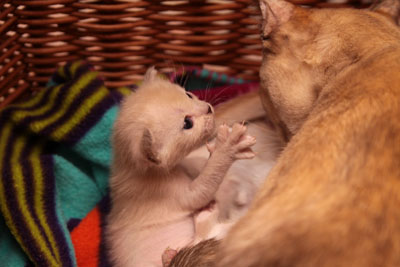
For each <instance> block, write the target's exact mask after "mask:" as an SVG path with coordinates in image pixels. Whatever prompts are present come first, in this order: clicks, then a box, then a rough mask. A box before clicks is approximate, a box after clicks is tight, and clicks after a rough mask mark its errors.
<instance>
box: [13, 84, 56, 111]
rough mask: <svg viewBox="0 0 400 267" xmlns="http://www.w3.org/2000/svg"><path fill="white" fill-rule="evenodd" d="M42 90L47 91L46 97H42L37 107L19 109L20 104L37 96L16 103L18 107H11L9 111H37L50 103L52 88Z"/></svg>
mask: <svg viewBox="0 0 400 267" xmlns="http://www.w3.org/2000/svg"><path fill="white" fill-rule="evenodd" d="M42 90H45V91H46V92H45V93H44V95H43V96H42V98H41V99H40V101H39V102H38V103H36V104H35V105H33V106H31V107H25V108H24V107H19V106H18V104H23V103H24V102H25V101H26V100H28V99H30V98H32V97H37V95H36V96H29V97H27V98H23V99H21V100H20V101H18V102H16V105H15V106H14V105H11V106H10V108H9V109H11V110H13V112H14V111H17V110H35V109H37V108H39V107H41V106H43V105H44V104H46V103H47V102H48V99H49V97H50V93H51V91H52V90H51V88H43V89H42Z"/></svg>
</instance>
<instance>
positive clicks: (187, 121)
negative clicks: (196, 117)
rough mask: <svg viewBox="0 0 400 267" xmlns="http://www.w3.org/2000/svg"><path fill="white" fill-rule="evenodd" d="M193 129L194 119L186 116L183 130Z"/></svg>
mask: <svg viewBox="0 0 400 267" xmlns="http://www.w3.org/2000/svg"><path fill="white" fill-rule="evenodd" d="M192 127H193V120H192V118H190V116H186V117H185V119H184V121H183V129H185V130H188V129H192Z"/></svg>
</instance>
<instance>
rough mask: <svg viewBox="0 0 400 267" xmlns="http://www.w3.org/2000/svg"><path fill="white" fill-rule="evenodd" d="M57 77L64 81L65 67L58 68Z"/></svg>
mask: <svg viewBox="0 0 400 267" xmlns="http://www.w3.org/2000/svg"><path fill="white" fill-rule="evenodd" d="M58 75H60V76H61V77H63V78H64V79H65V66H62V67H59V68H58Z"/></svg>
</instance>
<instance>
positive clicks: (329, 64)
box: [260, 0, 400, 141]
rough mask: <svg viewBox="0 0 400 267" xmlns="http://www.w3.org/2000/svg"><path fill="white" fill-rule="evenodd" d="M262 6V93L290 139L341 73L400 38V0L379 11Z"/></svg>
mask: <svg viewBox="0 0 400 267" xmlns="http://www.w3.org/2000/svg"><path fill="white" fill-rule="evenodd" d="M260 8H261V13H262V17H263V21H262V29H261V37H262V39H263V63H262V66H261V69H260V78H261V90H260V93H261V97H262V100H263V104H264V107H265V108H266V110H267V113H268V115H269V116H270V117H271V121H272V122H273V123H274V124H275V125H276V126H277V127H278V129H279V130H280V131H281V133H282V135H283V136H284V138H285V139H286V141H288V140H289V139H290V136H291V135H293V134H294V133H296V132H297V131H298V129H299V128H300V127H301V125H302V124H303V122H304V121H305V119H306V118H307V116H308V114H309V113H310V111H311V110H312V108H313V106H314V104H315V102H316V101H317V99H318V97H319V95H320V92H321V90H322V89H323V88H324V87H325V86H326V85H327V84H328V83H329V82H331V81H332V80H333V79H334V78H335V76H336V75H338V74H339V73H340V72H341V71H343V70H345V69H346V68H347V67H349V66H351V65H352V64H354V63H357V62H358V61H360V60H361V59H363V58H365V57H367V56H369V55H372V54H373V53H376V52H377V49H378V50H379V49H382V48H383V47H387V46H390V45H392V44H394V43H398V40H399V39H398V38H399V31H398V29H397V27H396V24H395V23H393V21H397V20H398V14H399V9H400V1H399V0H386V1H384V2H383V3H381V4H380V5H377V6H375V7H374V10H373V11H372V10H356V9H313V8H302V7H298V6H294V5H293V4H291V3H289V2H286V1H284V0H260ZM390 18H391V19H390Z"/></svg>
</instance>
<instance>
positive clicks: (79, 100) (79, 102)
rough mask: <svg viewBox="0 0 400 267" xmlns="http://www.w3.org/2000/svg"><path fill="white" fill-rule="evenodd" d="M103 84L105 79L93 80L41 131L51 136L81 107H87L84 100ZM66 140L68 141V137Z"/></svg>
mask: <svg viewBox="0 0 400 267" xmlns="http://www.w3.org/2000/svg"><path fill="white" fill-rule="evenodd" d="M101 86H103V81H101V80H100V79H94V80H92V81H91V82H90V83H89V84H88V85H87V86H86V87H85V88H84V89H83V90H82V91H81V92H80V93H79V94H78V95H77V96H76V98H75V99H74V100H73V101H72V103H71V105H70V106H69V107H68V108H67V110H66V111H65V112H64V114H63V115H62V116H61V117H60V118H59V119H58V120H56V121H55V122H54V123H52V124H50V125H48V126H47V127H45V128H44V129H43V130H42V131H41V132H42V133H43V134H44V135H46V136H50V135H51V133H52V132H53V131H54V130H56V129H57V128H58V127H60V126H61V125H63V124H65V123H66V122H67V121H68V120H69V119H70V118H71V117H73V116H75V114H76V112H77V111H78V110H80V109H86V108H87V107H86V106H84V105H83V102H84V101H85V100H86V99H88V98H89V97H90V96H91V95H92V94H93V93H95V92H97V91H98V90H99V88H100V87H101ZM65 141H68V138H66V140H65Z"/></svg>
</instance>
